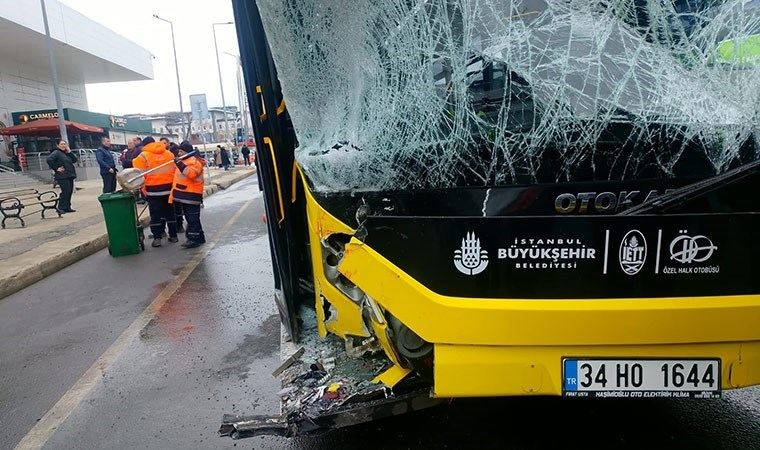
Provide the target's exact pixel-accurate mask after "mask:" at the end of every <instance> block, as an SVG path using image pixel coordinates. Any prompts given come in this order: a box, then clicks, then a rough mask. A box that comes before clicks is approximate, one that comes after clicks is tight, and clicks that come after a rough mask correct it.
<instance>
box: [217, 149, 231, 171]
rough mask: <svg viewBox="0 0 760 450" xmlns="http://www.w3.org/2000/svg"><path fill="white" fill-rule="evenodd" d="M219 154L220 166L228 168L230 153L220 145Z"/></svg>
mask: <svg viewBox="0 0 760 450" xmlns="http://www.w3.org/2000/svg"><path fill="white" fill-rule="evenodd" d="M219 154H220V155H221V157H222V167H224V170H230V154H229V153H227V149H226V148H224V147H221V148H220V149H219Z"/></svg>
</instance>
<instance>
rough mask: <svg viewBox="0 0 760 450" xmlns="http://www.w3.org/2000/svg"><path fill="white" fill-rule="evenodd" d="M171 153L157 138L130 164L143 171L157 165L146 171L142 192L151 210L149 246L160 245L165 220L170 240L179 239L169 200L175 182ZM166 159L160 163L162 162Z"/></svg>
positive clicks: (175, 240) (176, 240)
mask: <svg viewBox="0 0 760 450" xmlns="http://www.w3.org/2000/svg"><path fill="white" fill-rule="evenodd" d="M173 160H174V155H172V154H171V152H170V151H169V150H167V149H166V147H164V144H162V143H160V142H151V143H148V144H146V145H145V146H144V147H143V149H142V152H140V154H139V155H137V157H135V159H133V160H132V167H134V168H136V169H140V170H141V171H143V172H145V171H147V170H151V169H156V170H155V172H151V173H149V174H146V175H145V188H144V189H145V195H146V196H147V198H148V208H149V210H150V231H151V232H152V233H153V243H152V244H151V247H161V236H162V235H163V233H164V223H163V222H162V219H165V220H166V225H167V227H168V228H169V242H178V241H179V239H178V238H177V221H176V220H175V218H174V208H173V207H172V205H171V204H170V203H169V196H170V195H171V193H172V185H173V183H174V164H171V162H172V161H173ZM167 162H168V163H169V164H167V165H165V166H163V167H160V168H159V166H161V165H163V164H164V163H167Z"/></svg>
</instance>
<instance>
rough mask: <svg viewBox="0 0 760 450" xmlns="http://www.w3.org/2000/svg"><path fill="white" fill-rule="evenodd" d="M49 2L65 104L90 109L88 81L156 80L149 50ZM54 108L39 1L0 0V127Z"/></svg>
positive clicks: (2, 150)
mask: <svg viewBox="0 0 760 450" xmlns="http://www.w3.org/2000/svg"><path fill="white" fill-rule="evenodd" d="M46 4H47V15H48V22H49V25H50V35H51V37H52V39H53V47H54V51H55V59H56V65H57V68H58V78H59V82H60V86H61V100H62V101H63V106H64V107H69V108H76V109H81V110H88V105H87V93H86V91H85V84H89V83H108V82H116V81H136V80H149V79H152V78H153V63H152V57H151V54H150V52H148V50H146V49H144V48H142V47H140V46H139V45H137V44H135V43H134V42H132V41H130V40H128V39H126V38H124V37H123V36H120V35H118V34H116V33H115V32H113V31H111V30H110V29H108V28H106V27H104V26H103V25H101V24H99V23H97V22H95V21H93V20H91V19H89V18H87V17H85V16H84V15H82V14H80V13H79V12H77V11H75V10H73V9H71V8H69V7H68V6H66V5H64V4H61V3H59V2H58V1H57V0H47V1H46ZM55 106H56V105H55V97H54V94H53V86H52V81H51V75H50V65H49V62H48V54H47V47H46V43H45V28H44V25H43V21H42V9H41V7H40V2H39V1H32V0H23V1H22V0H0V127H4V126H11V125H13V124H12V123H11V113H13V112H16V111H30V110H42V109H50V108H55ZM0 138H3V139H4V137H0ZM0 158H2V159H3V160H5V159H7V148H6V145H5V142H1V141H0Z"/></svg>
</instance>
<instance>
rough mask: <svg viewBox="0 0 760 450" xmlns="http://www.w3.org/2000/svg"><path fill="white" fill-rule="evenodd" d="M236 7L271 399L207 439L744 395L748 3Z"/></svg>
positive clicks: (749, 370)
mask: <svg viewBox="0 0 760 450" xmlns="http://www.w3.org/2000/svg"><path fill="white" fill-rule="evenodd" d="M233 5H234V11H235V19H236V24H237V32H238V39H239V42H240V47H241V55H242V56H241V57H242V61H243V65H244V74H245V79H246V86H247V92H248V100H249V103H250V105H251V107H252V110H253V111H254V113H253V116H254V117H253V118H252V120H253V123H254V125H253V127H254V129H255V135H256V136H255V137H256V163H257V166H258V171H259V180H260V187H261V189H263V192H264V197H263V198H264V203H265V208H266V215H267V219H268V220H267V225H268V229H269V238H270V248H271V254H272V262H273V266H274V278H275V280H274V284H275V291H274V300H275V302H276V303H277V306H278V308H279V312H280V316H281V319H282V325H283V365H282V366H281V367H280V368H278V370H277V371H276V375H277V376H279V377H280V378H281V379H282V382H283V390H282V391H280V392H279V393H278V395H279V396H280V398H281V400H282V414H281V415H279V416H272V417H245V416H225V417H224V420H223V425H222V429H221V433H222V434H225V435H230V436H232V437H233V438H240V437H246V436H252V435H256V434H263V433H274V434H280V435H286V436H294V435H299V434H306V433H310V432H314V431H317V430H320V429H326V428H337V427H341V426H346V425H350V424H353V423H358V422H361V421H367V420H372V419H375V418H379V417H383V416H388V415H392V414H399V413H403V412H406V411H411V410H415V409H419V408H424V407H428V406H431V405H434V404H436V403H438V402H441V401H442V400H443V399H449V398H458V397H492V396H531V395H552V396H567V397H624V398H633V397H666V398H678V397H691V398H703V399H704V398H706V399H710V398H717V397H720V396H721V393H722V392H723V391H725V390H729V389H736V388H742V387H746V386H751V385H757V384H760V295H759V294H760V277H758V275H759V273H758V269H757V268H756V267H757V266H754V257H755V256H756V255H758V254H759V253H760V241H759V240H758V239H757V238H756V233H755V231H756V230H757V229H759V228H760V216H758V211H759V209H758V207H760V204H759V202H758V195H757V192H756V188H757V186H758V181H760V180H759V178H758V162H757V161H758V156H759V154H758V152H759V151H760V148H759V147H758V144H760V98H759V97H760V68H758V64H759V63H760V4H758V2H757V1H738V0H737V1H728V0H727V1H717V0H716V1H701V0H662V1H651V0H631V1H593V0H587V1H548V0H478V1H475V0H426V1H416V0H382V1H375V0H358V1H357V0H325V1H321V2H313V1H312V0H286V1H283V0H256V1H252V0H233ZM273 395H274V393H273Z"/></svg>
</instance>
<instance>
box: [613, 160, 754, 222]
mask: <svg viewBox="0 0 760 450" xmlns="http://www.w3.org/2000/svg"><path fill="white" fill-rule="evenodd" d="M758 168H760V160H756V161H752V162H751V163H747V164H744V165H743V166H741V167H737V168H736V169H733V170H729V171H728V172H726V173H723V174H720V175H716V176H714V177H710V178H707V179H704V180H700V181H697V182H696V183H692V184H687V185H686V186H683V187H681V188H679V189H676V190H674V191H671V192H668V193H666V194H664V195H661V196H659V197H656V198H653V199H651V200H649V201H646V202H644V203H642V204H640V205H638V206H635V207H633V208H630V209H627V210H625V211H622V212H620V213H618V214H617V215H619V216H635V215H638V214H647V213H653V214H663V213H665V212H666V211H667V210H669V209H671V208H674V207H676V206H680V205H682V204H684V203H686V202H687V201H689V200H691V199H693V198H695V197H699V196H701V195H704V194H707V193H709V192H712V191H715V190H717V189H720V188H722V187H725V186H727V185H729V184H733V183H736V182H737V181H740V180H743V179H745V178H747V177H748V176H751V175H754V174H755V173H757V171H758Z"/></svg>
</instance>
